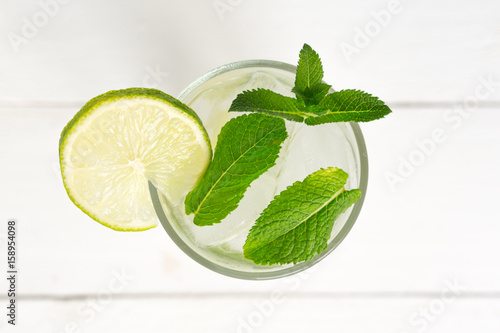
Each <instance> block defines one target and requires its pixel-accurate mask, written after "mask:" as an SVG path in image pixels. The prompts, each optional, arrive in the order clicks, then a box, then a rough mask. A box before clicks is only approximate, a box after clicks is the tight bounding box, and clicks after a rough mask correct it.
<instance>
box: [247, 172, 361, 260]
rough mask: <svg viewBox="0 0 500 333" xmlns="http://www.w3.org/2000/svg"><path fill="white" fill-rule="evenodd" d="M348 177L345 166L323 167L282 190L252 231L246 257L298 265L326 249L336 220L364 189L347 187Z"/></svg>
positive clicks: (248, 239) (248, 238)
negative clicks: (343, 169) (347, 188)
mask: <svg viewBox="0 0 500 333" xmlns="http://www.w3.org/2000/svg"><path fill="white" fill-rule="evenodd" d="M347 178H348V175H347V173H345V172H344V171H342V170H341V169H338V168H327V169H320V170H319V171H316V172H314V173H312V174H310V175H309V176H307V177H306V178H305V179H304V180H303V181H302V182H295V183H294V184H293V185H291V186H289V187H288V188H287V189H286V190H284V191H283V192H281V193H280V194H279V195H278V196H276V197H275V198H274V200H273V201H272V202H271V203H270V204H269V206H268V207H267V208H266V209H265V210H264V211H263V212H262V214H261V216H260V217H259V218H258V219H257V221H256V222H255V225H254V226H253V227H252V229H251V230H250V233H249V234H248V237H247V239H246V242H245V245H243V251H244V256H245V258H247V259H249V260H252V261H253V262H255V263H256V264H260V265H273V264H288V263H292V262H293V263H294V264H295V263H297V262H300V261H305V260H310V259H311V258H313V257H314V256H315V255H316V254H319V253H321V252H323V251H324V250H325V249H326V248H327V243H328V240H329V239H330V235H331V232H332V228H333V223H334V221H335V219H337V217H338V216H339V215H340V214H341V213H343V212H345V211H346V210H347V208H349V207H350V206H351V205H352V204H354V203H355V202H356V200H357V199H359V198H360V197H361V191H360V190H350V191H347V190H345V188H344V185H345V184H346V182H347Z"/></svg>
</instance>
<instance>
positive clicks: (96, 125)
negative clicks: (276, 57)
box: [59, 88, 212, 231]
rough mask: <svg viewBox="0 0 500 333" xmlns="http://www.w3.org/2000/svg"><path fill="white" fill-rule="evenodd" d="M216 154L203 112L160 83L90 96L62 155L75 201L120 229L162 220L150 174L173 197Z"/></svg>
mask: <svg viewBox="0 0 500 333" xmlns="http://www.w3.org/2000/svg"><path fill="white" fill-rule="evenodd" d="M211 157H212V149H211V147H210V140H209V138H208V135H207V132H206V130H205V128H204V127H203V124H202V123H201V120H200V119H199V118H198V116H197V115H196V113H195V112H194V111H193V110H191V109H190V108H189V107H188V106H187V105H184V104H183V103H181V102H179V101H178V100H176V99H175V98H173V97H171V96H169V95H167V94H165V93H163V92H161V91H158V90H154V89H144V88H130V89H125V90H117V91H110V92H107V93H105V94H103V95H100V96H97V97H95V98H93V99H92V100H90V101H89V102H88V103H87V104H85V106H84V107H83V108H82V109H81V110H80V111H79V112H78V113H77V114H76V115H75V117H74V118H73V119H72V120H71V121H70V122H69V123H68V124H67V125H66V127H65V128H64V130H63V132H62V134H61V139H60V141H59V159H60V163H61V172H62V177H63V181H64V186H65V188H66V191H67V192H68V195H69V197H70V198H71V200H72V201H73V202H74V203H75V205H77V206H78V207H79V208H80V209H81V210H82V211H84V212H85V213H86V214H87V215H89V216H90V217H92V218H93V219H94V220H96V221H98V222H100V223H102V224H104V225H105V226H108V227H110V228H112V229H115V230H122V231H138V230H146V229H150V228H152V227H155V226H156V225H157V224H158V218H157V217H156V214H155V212H154V208H153V205H152V203H151V199H150V196H149V190H148V180H149V181H151V182H152V183H153V184H154V185H155V186H156V187H157V188H158V189H159V190H160V191H161V192H163V194H164V195H165V196H166V197H167V198H168V199H169V200H170V201H171V203H173V204H174V205H175V204H182V200H183V198H184V197H185V195H186V194H187V193H188V192H189V191H190V190H191V189H193V188H194V187H195V186H196V184H197V183H198V181H199V180H200V178H201V177H202V176H203V174H204V172H205V170H206V168H207V166H208V164H209V162H210V160H211Z"/></svg>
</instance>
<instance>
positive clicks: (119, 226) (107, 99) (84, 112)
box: [59, 88, 212, 231]
mask: <svg viewBox="0 0 500 333" xmlns="http://www.w3.org/2000/svg"><path fill="white" fill-rule="evenodd" d="M141 98H142V99H147V100H150V101H156V102H159V103H162V104H167V105H169V106H170V107H173V108H174V109H176V111H177V112H178V114H179V116H182V117H184V118H188V119H189V120H190V121H191V122H192V124H191V125H189V126H191V127H193V126H192V125H194V127H196V128H197V129H199V131H196V135H197V136H198V135H199V134H201V136H202V138H201V139H200V138H198V140H197V141H198V142H199V141H200V140H202V141H204V142H205V143H206V151H204V154H205V155H206V160H207V163H205V164H206V165H205V167H204V170H202V172H201V173H200V177H199V179H198V182H199V181H200V179H201V176H202V175H203V174H204V172H205V171H206V167H207V166H208V163H209V162H210V161H211V159H212V149H211V146H210V139H209V137H208V134H207V132H206V130H205V128H204V127H203V124H202V121H201V119H200V118H199V117H198V115H197V114H196V113H195V112H194V111H193V110H192V109H191V108H189V107H188V106H187V105H185V104H183V103H182V102H180V101H178V100H177V99H175V98H173V97H172V96H169V95H167V94H165V93H163V92H161V91H159V90H155V89H146V88H129V89H124V90H113V91H109V92H107V93H104V94H102V95H99V96H97V97H95V98H93V99H91V100H90V101H89V102H87V103H86V104H85V105H84V106H83V107H82V109H81V110H80V111H79V112H78V113H77V114H76V115H75V116H74V117H73V119H72V120H71V121H70V122H68V124H67V125H66V126H65V128H64V129H63V131H62V133H61V138H60V140H59V156H60V164H61V173H62V176H63V183H64V187H65V189H66V192H67V193H68V196H69V197H70V199H71V201H72V202H73V203H74V204H75V205H76V206H77V207H78V208H79V209H80V210H82V211H83V212H84V213H86V214H87V215H88V216H90V217H91V218H92V219H94V220H96V221H97V222H99V223H101V224H103V225H105V226H107V227H109V228H111V229H114V230H118V231H142V230H147V229H151V228H153V227H155V226H156V225H157V219H156V218H155V222H154V223H146V224H144V223H143V224H141V223H135V221H136V220H133V221H132V223H125V224H124V223H121V222H117V221H114V220H113V219H107V218H105V217H103V215H102V214H101V212H99V211H96V212H93V211H92V209H87V208H86V203H83V204H82V203H81V202H80V201H79V200H78V199H77V198H75V197H78V195H77V194H76V193H77V192H74V191H72V189H71V188H70V185H69V184H68V183H67V181H66V179H65V175H66V174H67V172H66V171H67V170H66V164H65V163H64V161H65V160H66V156H65V152H66V150H67V148H68V147H67V145H68V144H72V143H73V142H72V140H68V138H73V141H74V137H75V135H78V133H79V132H80V131H82V128H81V125H82V124H85V123H86V122H87V123H88V121H86V118H87V117H89V116H91V115H92V114H93V111H95V110H97V109H99V108H102V107H105V106H106V104H107V103H110V104H112V103H116V102H118V103H119V102H122V101H123V102H127V101H128V100H133V99H141ZM74 131H76V132H74ZM69 148H70V149H71V148H72V147H71V146H70V147H69ZM71 172H72V171H69V173H70V174H71ZM144 177H146V174H144ZM153 182H154V181H153ZM71 185H73V183H71ZM146 185H147V184H146ZM155 185H158V184H155ZM79 199H81V198H79ZM148 204H150V205H151V208H152V204H151V203H150V202H148Z"/></svg>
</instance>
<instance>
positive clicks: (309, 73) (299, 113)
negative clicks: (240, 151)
mask: <svg viewBox="0 0 500 333" xmlns="http://www.w3.org/2000/svg"><path fill="white" fill-rule="evenodd" d="M322 79H323V65H322V64H321V59H320V58H319V55H318V54H317V53H316V52H315V51H314V50H313V49H312V48H311V47H310V46H309V45H307V44H304V46H303V47H302V50H301V51H300V55H299V63H298V66H297V73H296V75H295V86H294V87H293V89H292V92H294V93H295V96H296V97H297V98H295V99H294V98H290V97H285V96H282V95H280V94H278V93H275V92H273V91H271V90H267V89H257V90H251V91H248V90H247V91H244V92H242V93H240V94H238V96H236V99H235V100H234V101H233V103H232V104H231V106H230V108H229V111H241V112H244V111H250V112H263V113H267V114H270V115H273V116H278V117H282V118H284V119H288V120H292V121H297V122H305V123H306V124H307V125H318V124H324V123H333V122H349V121H354V122H366V121H372V120H376V119H380V118H383V117H385V116H386V115H387V114H389V113H391V109H390V108H389V107H388V106H387V105H385V104H384V102H382V101H381V100H379V99H378V98H377V97H374V96H372V95H370V94H368V93H365V92H363V91H360V90H352V89H347V90H342V91H338V92H334V93H331V94H328V91H329V90H330V88H331V86H329V85H328V84H326V83H323V81H322ZM327 94H328V95H327Z"/></svg>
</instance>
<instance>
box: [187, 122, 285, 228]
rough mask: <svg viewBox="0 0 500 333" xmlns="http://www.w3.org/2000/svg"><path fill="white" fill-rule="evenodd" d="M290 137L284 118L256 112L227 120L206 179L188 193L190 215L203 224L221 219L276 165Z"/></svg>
mask: <svg viewBox="0 0 500 333" xmlns="http://www.w3.org/2000/svg"><path fill="white" fill-rule="evenodd" d="M286 137H287V132H286V127H285V121H284V120H283V119H281V118H276V117H270V116H267V115H265V114H259V113H252V114H249V115H242V116H239V117H237V118H234V119H231V120H230V121H229V122H227V123H226V125H224V127H222V129H221V132H220V134H219V136H218V138H217V145H216V147H215V152H214V158H213V160H212V162H211V163H210V165H209V167H208V169H207V171H206V173H205V175H204V176H203V179H202V180H201V182H200V183H199V184H198V185H197V186H196V187H195V188H194V189H193V190H192V191H191V192H189V193H188V195H187V196H186V199H185V210H186V214H194V223H195V224H196V225H199V226H206V225H212V224H214V223H219V222H221V221H222V220H223V219H224V218H225V217H226V216H227V215H229V213H230V212H232V211H233V210H234V209H236V208H237V207H238V204H239V202H240V200H241V199H242V198H243V195H244V194H245V192H246V190H247V188H248V187H249V186H250V183H251V182H252V181H254V180H255V179H257V178H258V177H259V176H260V175H261V174H263V173H264V172H266V171H267V170H268V169H269V168H270V167H272V166H273V165H274V164H275V161H276V159H277V158H278V153H279V151H280V149H281V144H282V143H283V141H284V140H285V139H286Z"/></svg>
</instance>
